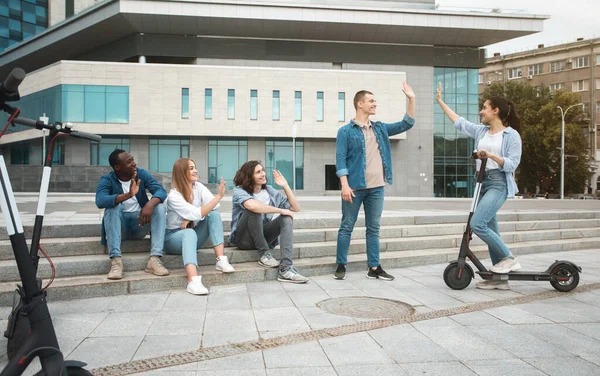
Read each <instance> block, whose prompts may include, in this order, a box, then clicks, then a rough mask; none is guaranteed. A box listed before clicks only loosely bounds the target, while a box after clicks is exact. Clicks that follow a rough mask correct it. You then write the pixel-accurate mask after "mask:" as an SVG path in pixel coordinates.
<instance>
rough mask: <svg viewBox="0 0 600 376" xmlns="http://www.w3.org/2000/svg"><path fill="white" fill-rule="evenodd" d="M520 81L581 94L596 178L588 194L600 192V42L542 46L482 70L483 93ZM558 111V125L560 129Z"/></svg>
mask: <svg viewBox="0 0 600 376" xmlns="http://www.w3.org/2000/svg"><path fill="white" fill-rule="evenodd" d="M510 80H520V81H522V82H527V83H529V84H530V85H532V86H542V85H544V86H547V87H548V88H549V89H550V91H551V92H553V91H555V90H559V89H563V90H567V91H572V92H574V93H578V94H579V95H580V97H581V102H582V103H583V104H584V112H586V113H587V114H588V115H589V122H588V123H587V124H586V125H584V126H582V133H583V135H584V136H585V137H586V138H587V139H588V142H589V149H590V158H591V161H592V164H591V170H592V171H591V172H592V177H591V178H590V179H589V181H588V182H587V183H586V191H587V193H593V192H595V191H596V190H597V189H600V186H599V184H600V183H599V182H598V178H599V177H600V169H599V167H600V150H599V149H598V137H599V135H598V134H597V129H598V126H599V125H600V38H596V39H589V40H586V39H583V38H579V39H578V40H577V41H576V42H573V43H566V44H561V45H557V46H552V47H545V46H544V45H543V44H540V45H539V46H538V48H537V49H535V50H530V51H524V52H518V53H513V54H508V55H500V54H494V56H493V57H491V58H488V59H486V63H485V67H484V68H481V69H480V70H479V92H480V93H481V92H483V91H484V90H485V88H486V87H487V86H489V85H491V84H493V83H496V82H508V81H510ZM560 120H561V119H560V116H559V114H558V111H557V117H556V124H557V126H560Z"/></svg>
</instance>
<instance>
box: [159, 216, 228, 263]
mask: <svg viewBox="0 0 600 376" xmlns="http://www.w3.org/2000/svg"><path fill="white" fill-rule="evenodd" d="M209 237H210V242H211V244H212V246H213V247H216V246H218V245H219V244H223V222H222V221H221V214H220V213H219V212H218V211H216V210H213V211H211V212H210V213H208V215H207V216H206V217H204V219H203V220H202V221H198V223H197V224H196V226H195V227H194V228H193V229H191V228H186V229H183V230H181V229H172V230H167V232H166V233H165V252H167V253H168V254H170V255H182V257H183V266H184V267H186V266H188V265H190V264H193V265H196V266H197V265H198V249H199V248H200V247H201V246H202V244H204V242H205V241H206V239H208V238H209Z"/></svg>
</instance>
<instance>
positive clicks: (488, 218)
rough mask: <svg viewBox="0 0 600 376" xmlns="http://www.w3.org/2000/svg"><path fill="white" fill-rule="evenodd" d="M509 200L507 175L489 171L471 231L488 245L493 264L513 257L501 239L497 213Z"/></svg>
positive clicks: (482, 187)
mask: <svg viewBox="0 0 600 376" xmlns="http://www.w3.org/2000/svg"><path fill="white" fill-rule="evenodd" d="M507 198H508V188H507V184H506V174H505V173H504V172H503V171H500V170H497V169H496V170H488V171H486V173H485V178H484V179H483V183H482V186H481V194H480V197H479V203H478V204H477V208H476V209H475V213H473V216H472V217H471V229H472V230H473V232H474V233H475V234H476V235H477V236H479V238H480V239H481V240H483V241H484V242H485V243H486V244H487V245H488V249H489V252H490V258H491V259H492V264H494V265H496V264H497V263H498V262H500V261H501V260H503V259H505V258H508V257H511V253H510V250H509V249H508V247H507V246H506V244H504V242H503V241H502V239H501V238H500V229H499V227H498V220H497V219H496V213H498V210H500V208H501V207H502V205H504V202H506V199H507Z"/></svg>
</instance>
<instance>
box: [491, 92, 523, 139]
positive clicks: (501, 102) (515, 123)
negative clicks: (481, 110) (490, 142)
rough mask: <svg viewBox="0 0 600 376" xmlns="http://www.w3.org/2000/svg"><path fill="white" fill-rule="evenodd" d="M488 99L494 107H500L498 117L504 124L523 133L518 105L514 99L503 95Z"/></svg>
mask: <svg viewBox="0 0 600 376" xmlns="http://www.w3.org/2000/svg"><path fill="white" fill-rule="evenodd" d="M488 101H489V102H490V107H491V108H492V109H495V108H497V109H498V117H499V118H500V120H501V121H502V124H504V126H506V127H511V128H513V129H514V130H515V131H517V132H519V133H521V119H520V118H519V114H518V113H517V107H516V106H515V104H514V103H513V102H512V101H510V100H508V99H506V98H502V97H491V98H490V99H488Z"/></svg>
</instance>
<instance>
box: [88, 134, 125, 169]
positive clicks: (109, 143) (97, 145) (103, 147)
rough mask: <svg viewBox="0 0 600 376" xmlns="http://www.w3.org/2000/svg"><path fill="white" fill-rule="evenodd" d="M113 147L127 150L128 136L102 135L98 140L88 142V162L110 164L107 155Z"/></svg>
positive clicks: (97, 164) (93, 164)
mask: <svg viewBox="0 0 600 376" xmlns="http://www.w3.org/2000/svg"><path fill="white" fill-rule="evenodd" d="M115 149H122V150H125V151H129V137H102V140H101V141H100V142H94V141H92V142H90V164H91V165H92V166H110V163H108V156H109V155H110V153H112V152H113V150H115Z"/></svg>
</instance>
